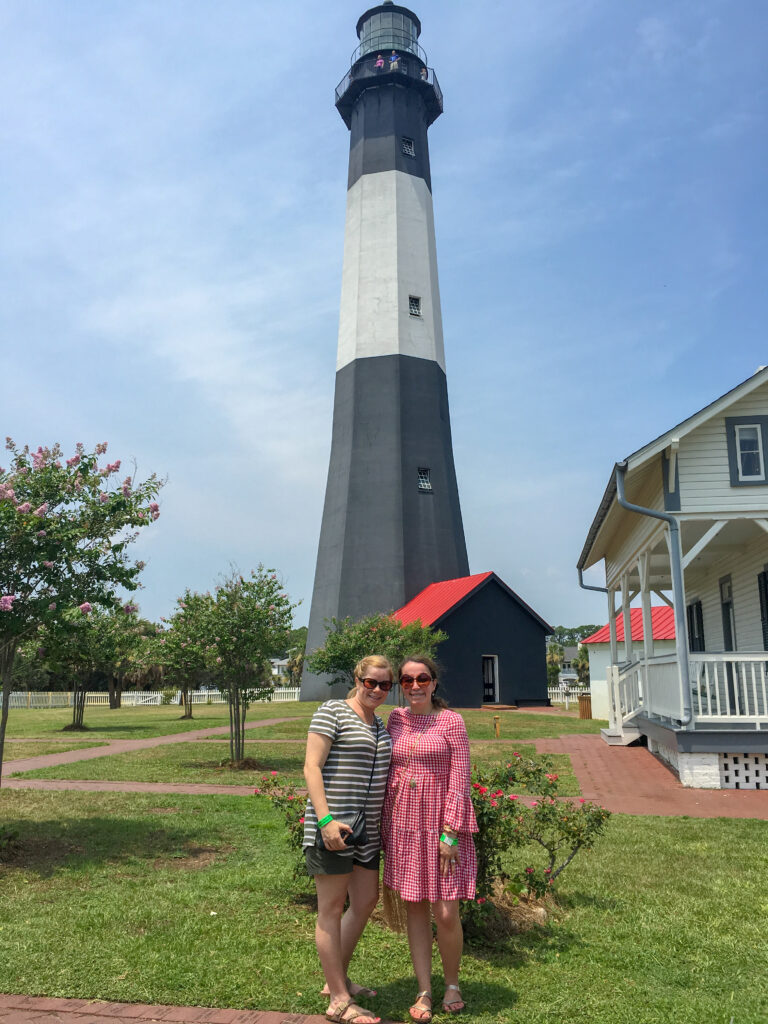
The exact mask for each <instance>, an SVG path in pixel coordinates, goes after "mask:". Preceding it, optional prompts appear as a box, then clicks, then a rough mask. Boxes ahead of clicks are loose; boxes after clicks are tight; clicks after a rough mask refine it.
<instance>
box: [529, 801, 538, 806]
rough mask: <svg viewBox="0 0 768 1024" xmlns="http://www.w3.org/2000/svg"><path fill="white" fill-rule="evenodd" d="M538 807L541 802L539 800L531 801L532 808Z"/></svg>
mask: <svg viewBox="0 0 768 1024" xmlns="http://www.w3.org/2000/svg"><path fill="white" fill-rule="evenodd" d="M538 806H539V801H538V800H531V807H538Z"/></svg>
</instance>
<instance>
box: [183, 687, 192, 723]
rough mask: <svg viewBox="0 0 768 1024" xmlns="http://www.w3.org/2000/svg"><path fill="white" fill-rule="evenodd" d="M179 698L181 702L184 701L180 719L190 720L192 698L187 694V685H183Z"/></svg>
mask: <svg viewBox="0 0 768 1024" xmlns="http://www.w3.org/2000/svg"><path fill="white" fill-rule="evenodd" d="M181 697H182V700H183V701H184V714H183V715H182V716H181V717H182V718H191V717H192V696H191V694H190V692H189V683H185V684H184V687H183V689H182V691H181Z"/></svg>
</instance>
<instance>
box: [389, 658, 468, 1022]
mask: <svg viewBox="0 0 768 1024" xmlns="http://www.w3.org/2000/svg"><path fill="white" fill-rule="evenodd" d="M400 685H401V686H402V688H403V693H404V694H405V697H406V699H407V701H408V707H407V708H393V709H392V712H391V714H390V716H389V721H388V723H387V729H388V730H389V732H390V735H391V736H392V762H391V767H390V772H389V781H388V783H387V795H386V797H385V800H384V809H383V812H382V817H381V822H382V839H383V842H384V849H385V852H386V860H385V865H384V884H385V885H386V886H388V888H390V889H392V890H394V891H395V892H398V893H399V894H400V896H401V898H402V899H403V901H404V902H405V908H406V913H407V916H408V943H409V946H410V951H411V959H412V960H413V967H414V971H415V973H416V980H417V983H418V986H419V993H418V996H417V997H416V1002H415V1003H414V1005H413V1006H411V1008H410V1010H409V1014H410V1016H411V1019H412V1020H414V1021H417V1022H427V1021H429V1020H431V1019H432V996H431V983H430V974H431V961H432V955H431V954H432V923H431V920H430V910H431V913H432V915H434V918H435V923H436V925H437V942H438V947H439V949H440V957H441V959H442V963H443V973H444V975H445V986H446V987H445V996H444V998H443V1009H444V1010H445V1011H446V1012H448V1013H458V1012H459V1011H460V1010H462V1009H464V1002H463V1000H462V998H461V992H460V991H459V965H460V962H461V952H462V945H463V935H462V930H461V921H460V918H459V900H460V899H472V898H473V897H474V895H475V876H476V874H477V858H476V856H475V846H474V843H473V841H472V833H473V832H477V822H476V820H475V813H474V810H473V808H472V801H471V799H470V795H469V793H470V782H469V773H470V763H469V740H468V739H467V730H466V726H465V725H464V719H463V718H462V717H461V715H458V714H456V712H455V711H450V710H449V709H448V708H447V706H446V704H445V702H444V701H442V700H441V699H440V698H438V697H435V696H434V692H435V689H436V687H437V666H436V665H435V663H434V662H433V661H432V660H431V659H430V658H426V657H423V656H422V655H419V656H418V657H416V656H414V657H413V658H410V659H408V660H407V661H405V662H404V663H403V665H402V666H401V668H400Z"/></svg>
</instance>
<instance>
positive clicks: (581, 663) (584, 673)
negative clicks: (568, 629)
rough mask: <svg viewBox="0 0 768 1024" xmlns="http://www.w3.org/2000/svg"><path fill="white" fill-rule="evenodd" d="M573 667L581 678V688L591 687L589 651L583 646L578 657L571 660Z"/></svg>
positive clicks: (577, 653)
mask: <svg viewBox="0 0 768 1024" xmlns="http://www.w3.org/2000/svg"><path fill="white" fill-rule="evenodd" d="M571 665H572V666H573V668H575V669H576V675H577V676H578V677H579V686H588V685H589V651H588V650H587V648H586V647H584V646H583V645H582V646H580V647H579V649H578V651H577V652H576V656H575V657H574V658H572V659H571Z"/></svg>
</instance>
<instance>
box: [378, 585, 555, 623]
mask: <svg viewBox="0 0 768 1024" xmlns="http://www.w3.org/2000/svg"><path fill="white" fill-rule="evenodd" d="M490 580H495V581H496V582H497V583H498V584H499V586H500V587H501V588H502V589H503V590H505V591H506V592H507V594H509V596H510V597H511V598H512V599H513V600H514V601H516V602H517V604H519V605H520V607H521V608H522V609H523V610H524V611H526V612H528V614H529V615H530V616H531V618H532V619H535V621H536V622H538V623H539V625H540V626H542V628H543V629H545V630H546V632H547V633H552V632H553V629H552V627H551V626H550V625H549V623H547V622H545V621H544V619H542V618H541V616H540V615H537V614H536V612H535V611H534V610H533V608H531V607H530V605H527V604H526V603H525V601H523V600H522V598H520V597H518V595H517V594H516V593H515V592H514V590H512V589H510V587H508V586H507V585H506V583H505V582H504V580H502V579H500V578H499V577H498V576H497V575H496V573H495V572H479V573H476V574H475V575H474V576H459V577H457V578H456V579H453V580H442V581H441V582H440V583H430V585H429V586H428V587H425V588H424V589H423V590H422V591H421V592H420V593H418V594H417V595H416V597H413V598H411V600H410V601H409V602H408V603H407V604H404V605H403V607H402V608H398V610H397V611H396V612H394V616H395V618H396V619H398V620H399V621H400V622H401V623H402V624H403V625H404V626H407V625H408V624H409V623H411V622H416V620H417V619H418V620H419V621H420V622H421V624H422V626H433V625H434V624H435V623H437V622H438V621H439V620H440V619H443V618H445V616H446V615H447V614H448V612H451V611H453V610H454V609H455V608H458V607H459V605H461V604H463V603H464V601H466V600H467V598H469V597H470V596H471V595H472V594H474V593H475V592H476V591H478V590H479V589H480V588H482V587H484V586H486V585H487V584H488V583H489V582H490Z"/></svg>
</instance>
